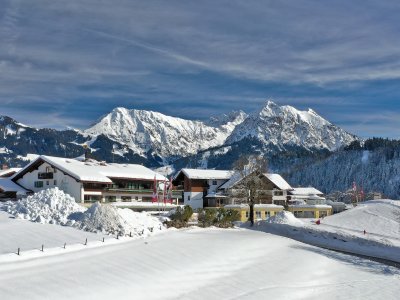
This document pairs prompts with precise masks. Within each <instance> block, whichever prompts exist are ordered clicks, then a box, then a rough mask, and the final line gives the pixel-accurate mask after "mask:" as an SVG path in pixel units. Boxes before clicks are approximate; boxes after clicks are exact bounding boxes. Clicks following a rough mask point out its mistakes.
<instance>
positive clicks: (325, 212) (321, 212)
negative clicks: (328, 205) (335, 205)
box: [319, 210, 328, 218]
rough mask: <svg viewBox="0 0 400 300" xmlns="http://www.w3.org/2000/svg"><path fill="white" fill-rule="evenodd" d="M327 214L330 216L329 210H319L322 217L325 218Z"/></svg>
mask: <svg viewBox="0 0 400 300" xmlns="http://www.w3.org/2000/svg"><path fill="white" fill-rule="evenodd" d="M326 216H328V212H327V211H326V210H321V211H320V212H319V217H320V218H324V217H326Z"/></svg>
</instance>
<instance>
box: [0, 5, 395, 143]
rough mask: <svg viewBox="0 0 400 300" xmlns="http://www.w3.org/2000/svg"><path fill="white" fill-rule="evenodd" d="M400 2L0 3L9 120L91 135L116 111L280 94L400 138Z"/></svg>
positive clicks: (212, 111)
mask: <svg viewBox="0 0 400 300" xmlns="http://www.w3.org/2000/svg"><path fill="white" fill-rule="evenodd" d="M399 15H400V2H399V1H368V0H363V1H303V0H297V1H291V0H288V1H285V0H283V1H282V0H280V1H267V0H264V1H252V0H246V1H233V0H229V1H228V0H226V1H222V0H218V1H216V0H212V1H209V0H204V1H174V0H169V1H162V0H160V1H134V0H113V1H105V0H104V1H99V0H86V1H85V0H69V1H57V0H48V1H43V0H35V1H30V0H21V1H18V0H9V1H7V0H0V104H1V106H0V114H1V115H9V116H11V117H14V118H16V119H17V120H18V121H20V122H23V123H26V124H29V125H34V126H38V127H52V128H65V127H67V126H72V127H76V128H85V127H87V126H89V124H91V123H92V122H94V121H95V120H96V119H98V118H99V117H100V116H102V115H103V114H105V113H107V112H109V111H110V110H112V109H113V108H114V107H117V106H124V107H127V108H137V109H151V110H155V111H160V112H163V113H165V114H169V115H173V116H179V117H183V118H189V119H206V118H208V117H209V116H212V115H218V114H220V113H226V112H229V111H231V110H239V109H242V110H244V111H246V112H253V111H256V110H258V109H260V107H261V106H262V105H263V104H264V103H265V101H266V99H273V100H274V101H275V102H277V103H278V104H281V105H284V104H289V105H293V106H295V107H297V108H299V109H306V108H308V107H311V108H312V109H314V110H315V111H317V112H318V113H319V114H321V115H322V116H323V117H325V118H327V119H328V120H330V121H332V122H334V123H335V124H338V125H340V126H342V127H343V128H345V129H346V130H348V131H350V132H352V133H355V134H357V135H360V136H363V137H367V136H385V137H391V138H400V84H399V83H400V22H399V21H398V16H399Z"/></svg>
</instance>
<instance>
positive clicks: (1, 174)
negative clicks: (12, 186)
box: [0, 168, 21, 177]
mask: <svg viewBox="0 0 400 300" xmlns="http://www.w3.org/2000/svg"><path fill="white" fill-rule="evenodd" d="M20 170H21V168H9V169H5V170H0V177H8V176H11V175H13V174H15V173H17V172H19V171H20Z"/></svg>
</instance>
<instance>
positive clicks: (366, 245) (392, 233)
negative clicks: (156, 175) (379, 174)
mask: <svg viewBox="0 0 400 300" xmlns="http://www.w3.org/2000/svg"><path fill="white" fill-rule="evenodd" d="M36 204H37V203H36ZM53 204H54V203H53ZM57 204H59V203H58V202H57ZM67 204H68V203H67ZM68 205H69V204H68ZM366 205H367V207H366V208H365V207H363V206H359V207H357V208H356V209H353V210H351V211H349V212H346V213H344V214H341V215H340V214H339V215H335V216H332V217H329V218H325V219H324V220H323V221H322V222H323V224H322V225H319V226H318V225H311V223H310V222H309V221H306V222H303V221H301V220H299V219H296V218H294V217H293V215H291V214H290V213H288V212H284V213H282V214H278V215H277V216H274V217H273V218H270V219H269V221H268V222H263V223H258V224H256V226H255V227H253V229H256V230H248V229H246V228H240V229H216V228H208V229H201V228H189V229H183V230H176V229H170V230H162V231H159V232H158V234H155V235H153V233H154V232H152V233H151V235H141V236H134V237H133V238H131V237H120V238H119V239H116V236H105V237H106V239H105V241H104V242H103V241H102V238H103V237H104V235H102V234H99V233H91V232H86V231H83V230H79V229H77V228H74V227H69V226H61V225H56V224H41V223H37V222H32V221H30V220H32V219H33V218H30V216H31V215H30V214H25V215H24V216H25V217H26V219H29V220H26V219H16V218H14V216H13V215H11V214H8V213H7V212H5V211H0V299H111V298H115V299H321V298H322V299H397V296H398V294H399V292H400V287H399V284H398V283H399V280H400V270H399V269H398V268H395V267H390V266H387V265H384V264H381V263H378V262H374V261H371V260H367V259H364V258H360V257H356V256H352V255H347V254H342V253H338V252H333V251H330V250H326V249H322V248H318V247H316V246H312V245H307V244H304V243H301V242H299V241H296V240H293V239H289V238H286V237H283V236H279V235H276V234H277V233H278V234H281V235H287V236H290V237H292V238H296V239H304V240H305V241H306V242H307V243H311V242H315V241H319V242H321V241H325V240H326V241H330V243H332V245H333V246H335V245H337V244H339V245H341V244H346V245H350V246H351V247H352V248H354V249H358V250H359V249H361V250H362V251H364V250H365V249H373V250H374V251H375V252H378V251H379V252H381V253H385V251H388V250H387V249H389V250H390V251H389V252H386V254H390V255H393V253H397V254H399V249H400V248H397V247H396V246H395V245H390V244H384V243H383V242H382V241H381V240H380V239H382V238H384V239H385V241H386V240H389V241H393V240H394V241H395V240H396V238H397V237H396V234H397V232H396V224H395V223H391V222H390V221H389V220H388V218H389V217H390V216H392V215H393V216H395V218H394V219H393V220H397V219H396V217H397V216H398V214H397V209H398V207H397V206H396V203H390V202H388V201H383V202H371V203H367V204H366ZM388 205H389V206H390V207H389V206H388ZM11 207H13V206H11ZM110 207H111V206H110ZM31 208H32V209H31V210H30V211H31V213H32V212H33V213H32V216H36V212H37V211H38V210H39V211H40V209H38V208H37V207H36V206H33V207H31ZM111 208H112V209H111V210H108V209H106V210H105V211H103V209H102V208H101V206H93V207H92V208H91V210H89V211H86V212H84V213H83V214H84V215H85V216H86V218H87V219H88V220H90V222H89V223H82V224H86V225H90V224H92V223H91V222H93V221H95V223H93V224H92V225H93V226H94V227H93V228H95V229H97V228H99V227H100V228H102V227H104V226H109V225H110V224H111V225H112V226H114V225H113V224H114V223H113V222H111V223H107V222H106V223H101V224H97V222H98V221H99V220H102V219H103V217H102V216H103V214H105V215H106V216H109V214H110V213H111V216H112V218H111V217H107V218H106V220H108V221H110V220H114V216H115V212H119V214H120V215H121V217H122V218H123V219H124V220H125V221H126V222H130V223H131V224H142V225H143V226H145V227H149V226H150V225H153V221H152V220H153V219H152V217H146V215H145V214H132V213H131V211H128V210H126V209H124V210H121V211H118V210H117V209H116V208H113V207H111ZM21 211H23V209H21ZM10 212H14V213H15V214H16V215H17V216H18V213H19V212H20V210H18V209H17V210H12V209H11V210H10ZM46 212H49V211H48V210H46ZM50 213H51V211H50ZM50 215H51V214H50ZM92 215H96V217H92ZM356 215H357V218H361V219H362V220H364V219H365V218H370V219H369V221H368V220H365V224H363V223H362V222H364V221H357V220H353V221H351V220H352V219H354V217H355V216H356ZM59 217H60V216H56V217H55V218H49V217H48V215H46V218H44V219H41V218H39V220H40V221H42V222H43V223H47V221H49V220H53V219H54V220H55V219H59ZM383 217H386V218H387V219H386V221H385V222H381V223H380V222H378V221H375V224H381V225H377V226H375V232H374V233H372V231H371V236H370V237H365V236H364V234H363V232H362V233H361V232H358V231H357V230H359V229H358V228H357V227H355V223H357V224H359V225H360V226H361V225H363V226H364V225H366V224H368V223H369V222H374V220H375V219H376V218H378V219H379V220H380V219H382V218H383ZM36 218H37V217H36ZM61 219H63V218H61ZM361 219H360V220H361ZM44 220H45V221H44ZM146 222H150V223H151V224H150V225H149V224H147V223H146ZM325 222H326V224H325ZM67 223H68V222H67ZM116 224H119V223H118V222H117V223H116ZM389 224H392V225H389ZM100 225H101V226H100ZM378 227H379V228H380V229H379V228H378ZM363 228H364V227H363ZM367 229H368V228H367ZM371 229H372V227H371V228H369V229H368V230H371ZM100 231H102V230H100ZM266 231H271V232H273V233H274V234H270V233H268V232H266ZM373 234H376V236H373ZM291 235H292V236H291ZM382 235H385V236H384V237H382ZM335 237H336V238H335ZM343 237H345V238H346V241H343V240H342V239H343ZM86 238H87V239H88V244H87V245H84V242H85V240H86ZM313 239H314V240H313ZM326 241H325V244H323V245H321V246H327V245H328V246H329V244H326ZM65 242H66V243H67V247H66V249H64V248H63V245H64V243H65ZM42 244H44V245H45V249H44V251H43V252H42V251H40V247H41V245H42ZM315 244H318V243H315ZM18 247H20V248H21V255H20V256H18V255H17V254H16V253H15V252H16V249H17V248H18ZM363 249H364V250H363ZM385 249H386V250H385ZM393 249H395V250H396V249H397V252H395V251H394V250H393ZM394 257H396V256H394ZM392 258H393V257H392Z"/></svg>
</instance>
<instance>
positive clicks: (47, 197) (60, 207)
mask: <svg viewBox="0 0 400 300" xmlns="http://www.w3.org/2000/svg"><path fill="white" fill-rule="evenodd" d="M3 207H4V209H5V211H7V212H8V213H10V214H12V215H14V216H15V217H16V218H20V219H26V220H31V221H34V222H39V223H43V224H45V223H49V224H58V225H72V223H73V222H71V220H69V219H68V217H69V215H70V214H71V213H76V212H83V211H84V210H85V208H84V207H82V206H80V205H79V204H77V203H76V202H75V199H74V198H72V197H71V196H69V195H68V194H65V193H64V192H63V191H61V190H59V189H58V188H53V189H47V190H43V191H40V192H38V193H36V194H34V195H32V196H29V197H27V198H24V199H22V200H20V201H16V202H11V201H10V202H6V203H5V204H4V206H3Z"/></svg>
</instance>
